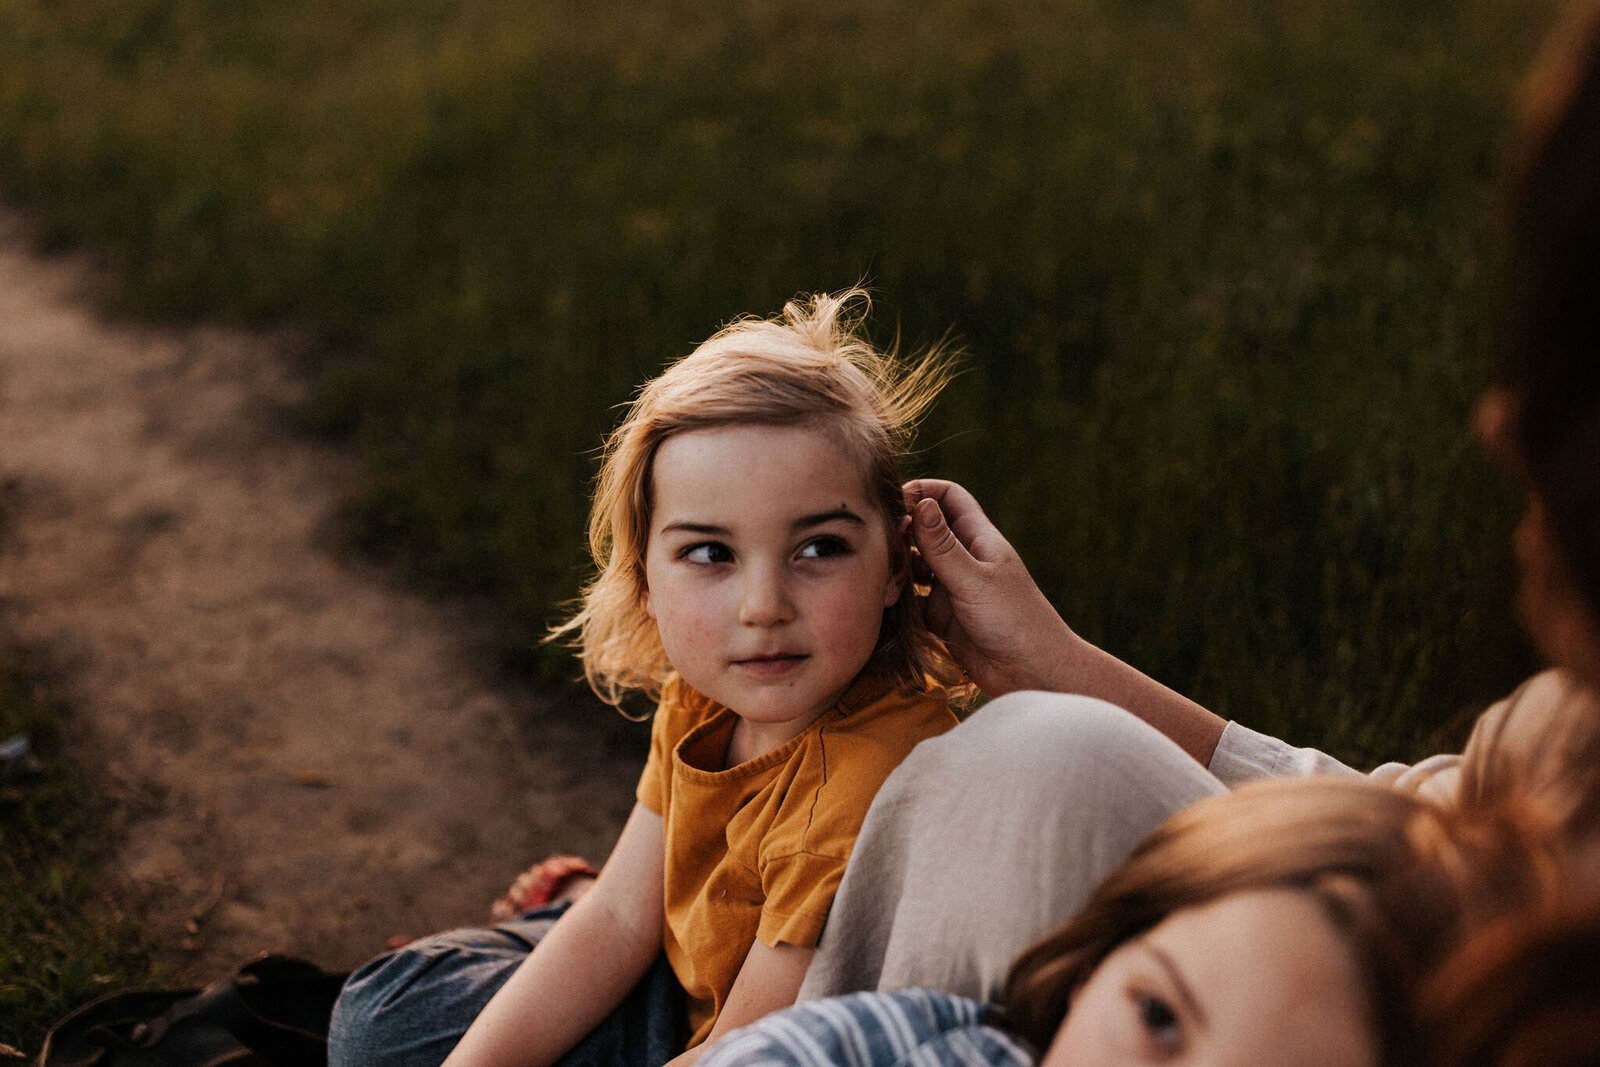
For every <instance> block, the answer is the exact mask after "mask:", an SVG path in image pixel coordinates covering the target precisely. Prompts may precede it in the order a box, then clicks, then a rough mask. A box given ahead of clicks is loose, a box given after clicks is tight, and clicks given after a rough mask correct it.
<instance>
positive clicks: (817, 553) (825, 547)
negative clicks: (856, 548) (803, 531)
mask: <svg viewBox="0 0 1600 1067" xmlns="http://www.w3.org/2000/svg"><path fill="white" fill-rule="evenodd" d="M849 554H850V543H849V542H848V541H846V540H845V539H844V538H842V537H834V536H832V535H829V536H826V537H813V538H812V539H811V540H809V541H807V542H806V543H805V544H803V545H801V546H800V558H801V559H829V558H831V557H833V556H848V555H849Z"/></svg>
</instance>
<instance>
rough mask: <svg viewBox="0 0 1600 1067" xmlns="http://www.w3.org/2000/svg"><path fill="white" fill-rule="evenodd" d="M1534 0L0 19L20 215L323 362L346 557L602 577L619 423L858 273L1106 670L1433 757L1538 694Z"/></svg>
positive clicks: (942, 429) (433, 581)
mask: <svg viewBox="0 0 1600 1067" xmlns="http://www.w3.org/2000/svg"><path fill="white" fill-rule="evenodd" d="M1549 15H1550V5H1546V4H1540V3H1535V4H1534V5H1532V6H1531V7H1530V6H1529V5H1527V4H1515V3H1512V2H1510V0H1461V2H1459V3H1456V4H1450V5H1445V4H1438V3H1428V2H1424V0H1400V2H1396V0H1347V2H1343V3H1337V4H1335V3H1333V2H1331V0H1277V2H1275V3H1271V4H1268V3H1264V2H1262V0H1174V2H1172V3H1162V4H1156V3H1151V2H1148V0H1049V2H1046V0H1015V2H1007V3H999V2H993V0H927V2H923V3H916V4H913V3H908V2H903V0H884V2H882V3H875V4H861V3H858V2H850V3H844V2H839V0H807V2H804V3H795V4H774V3H770V2H764V0H709V2H707V0H701V2H696V3H692V4H691V3H686V2H670V0H669V2H657V3H651V4H637V3H631V2H630V3H619V2H616V0H591V2H584V3H577V2H571V0H567V2H550V3H541V4H522V3H511V2H509V0H454V2H444V3H436V4H428V5H422V4H415V3H405V2H401V0H350V2H347V3H341V4H332V5H330V4H324V3H312V2H309V0H276V2H274V3H270V4H268V3H263V2H256V0H243V2H240V0H233V2H228V3H223V2H217V0H116V2H112V0H48V2H47V0H4V2H0V182H3V185H4V187H5V189H6V190H7V191H8V193H9V195H10V196H12V197H13V198H15V199H17V200H19V201H21V202H24V203H26V204H28V205H30V206H31V208H32V209H33V211H34V213H35V215H36V216H37V217H38V218H39V219H40V220H41V222H43V223H44V224H45V225H46V226H47V229H48V233H49V234H50V235H51V236H52V238H53V239H54V240H56V241H59V242H64V243H65V242H83V243H87V244H89V245H91V246H92V247H94V248H96V249H99V250H100V251H102V252H103V253H104V254H105V255H106V256H107V257H108V258H109V259H110V260H111V261H112V262H113V263H115V264H116V265H118V266H120V268H121V269H122V271H123V274H124V276H125V277H126V279H127V285H126V290H125V296H126V300H127V302H128V303H129V305H130V306H132V307H135V308H137V309H140V310H142V311H144V312H146V313H153V314H158V315H166V316H184V315H198V314H204V315H221V316H226V317H231V318H234V319H237V320H241V321H246V322H280V321H290V322H294V323H297V324H301V325H305V326H309V327H310V328H312V329H313V330H315V331H316V332H317V333H319V334H320V335H321V336H323V337H326V338H327V340H328V344H327V346H326V352H325V355H324V356H322V357H321V358H320V359H319V360H317V361H316V365H315V367H314V368H313V370H314V372H315V373H316V374H317V376H318V380H319V383H320V388H319V390H318V393H317V399H316V400H315V402H314V403H312V404H311V405H309V406H308V408H307V409H306V411H305V412H303V413H302V415H303V418H304V420H305V422H306V424H307V426H308V427H311V428H314V429H316V430H318V431H320V432H324V433H327V434H330V435H333V436H336V437H340V438H343V439H346V440H349V441H351V442H352V443H353V445H354V447H356V448H358V449H359V450H360V451H361V454H362V455H363V457H364V459H365V470H366V476H365V480H364V483H363V486H362V488H361V489H360V491H359V492H358V493H357V494H356V496H355V497H354V498H353V499H352V500H351V501H350V502H349V507H348V517H349V519H350V528H351V530H352V538H353V540H354V541H355V542H356V543H357V544H359V545H361V546H363V547H364V548H365V549H367V550H368V551H371V552H374V553H377V554H380V555H383V556H386V557H389V558H393V559H396V560H398V561H400V562H402V563H404V564H405V565H406V566H407V567H408V568H409V570H410V572H411V573H412V574H414V575H415V576H416V577H417V579H418V580H419V581H420V582H421V583H422V584H424V585H425V586H428V587H432V588H437V589H449V590H463V589H465V590H469V591H472V592H477V593H487V594H489V595H490V596H491V597H492V598H493V601H494V603H496V604H497V605H498V606H499V608H500V611H501V613H502V617H503V630H504V633H505V635H506V643H507V647H508V649H510V650H512V652H513V654H514V656H516V657H517V658H519V659H520V660H521V661H522V662H524V663H525V664H526V665H527V666H529V667H530V668H532V669H534V670H537V671H540V672H543V673H545V674H547V675H551V676H560V677H571V676H572V675H573V673H574V670H573V668H572V666H571V664H570V663H569V662H567V661H565V660H564V659H563V658H562V656H561V654H560V653H559V652H558V651H554V650H550V649H540V648H539V646H538V637H539V635H540V634H541V633H542V631H543V627H544V626H545V625H546V624H547V623H548V622H549V621H551V620H552V619H553V618H555V617H556V615H557V612H558V610H559V604H560V603H561V602H562V601H563V600H565V599H567V598H569V597H570V596H572V594H573V593H574V592H575V591H576V588H577V585H578V582H579V580H580V578H581V576H582V573H583V556H582V525H583V516H584V498H585V493H586V488H587V484H588V479H589V478H590V477H591V476H592V473H593V450H594V449H595V447H596V446H597V444H598V443H599V440H600V438H601V435H602V434H603V433H604V432H605V431H606V430H607V429H608V428H609V427H610V425H611V424H612V422H613V420H614V418H615V411H614V405H615V404H617V403H618V402H619V401H621V400H623V399H624V398H626V396H627V395H628V393H629V391H630V390H631V389H632V388H633V387H634V386H635V385H636V384H637V383H638V382H639V381H640V380H641V379H643V378H644V377H646V376H647V375H649V374H650V373H652V372H653V371H654V370H655V369H656V368H657V367H658V366H659V365H660V364H661V362H662V361H663V360H665V359H668V358H671V357H673V356H676V355H679V354H682V353H683V352H685V351H687V350H688V349H689V348H690V347H691V346H692V345H693V344H694V343H695V342H696V341H698V340H700V339H702V338H704V337H705V336H707V335H708V334H709V333H710V332H712V330H713V329H715V328H716V327H717V326H718V325H719V324H720V323H722V322H723V321H725V320H727V319H728V318H730V317H732V316H734V315H737V314H741V313H747V312H758V313H768V312H772V311H775V310H776V309H777V308H778V307H779V306H780V305H781V303H782V302H783V301H784V300H785V299H787V298H788V297H790V296H791V295H793V294H795V293H796V292H800V291H814V290H822V289H837V288H841V287H843V286H846V285H849V284H851V283H853V282H855V281H857V280H858V279H861V278H865V279H867V280H868V281H869V282H870V283H871V284H873V285H874V286H875V287H876V289H877V291H878V292H879V294H880V300H879V311H880V318H879V320H878V323H879V329H880V331H881V334H882V336H883V337H884V338H885V339H887V338H888V337H889V336H890V335H892V334H893V333H894V332H896V331H899V333H900V334H901V335H902V336H903V337H904V338H905V339H906V340H907V341H908V342H911V343H921V342H926V341H928V340H930V339H933V338H937V337H939V336H941V335H943V334H944V333H945V332H946V331H947V330H950V329H953V330H954V332H955V335H956V337H957V338H958V339H959V340H961V341H962V342H963V343H964V344H965V345H966V346H967V348H968V350H969V352H970V363H969V372H968V373H967V374H966V376H965V377H964V378H963V379H962V380H961V381H960V382H959V383H958V384H957V385H956V386H955V387H954V388H953V389H952V390H951V391H950V392H949V394H948V395H947V397H946V398H945V400H944V401H943V402H942V404H941V406H940V408H939V410H938V412H937V413H936V415H935V418H934V420H933V421H932V423H931V424H930V426H929V428H928V433H927V436H926V440H927V442H928V447H927V449H926V451H925V452H924V453H923V454H921V455H920V456H919V457H918V458H917V463H916V466H917V468H918V470H919V471H924V472H938V473H940V474H944V475H948V476H952V477H955V478H958V479H960V480H962V481H964V482H966V483H968V484H969V485H970V486H972V487H973V488H974V489H975V490H976V491H977V493H978V494H979V497H980V499H982V500H983V501H984V502H985V503H986V504H987V505H988V507H989V509H990V511H991V514H992V515H993V516H994V517H995V519H996V520H997V521H998V522H999V523H1000V524H1001V526H1002V528H1003V529H1004V530H1005V531H1007V533H1008V534H1010V535H1011V537H1012V538H1013V539H1014V540H1015V542H1016V543H1017V544H1018V546H1019V547H1020V548H1021V549H1022V551H1023V553H1024V555H1025V557H1026V558H1027V559H1028V560H1029V561H1030V564H1031V565H1032V567H1033V569H1034V571H1035V573H1036V575H1037V577H1038V578H1039V580H1040V582H1041V583H1042V584H1043V585H1044V587H1045V589H1046V591H1047V592H1048V593H1050V595H1051V596H1052V598H1053V599H1054V600H1055V601H1056V603H1057V604H1058V605H1060V607H1061V608H1062V611H1063V613H1064V614H1065V616H1066V617H1067V618H1068V620H1069V621H1071V622H1072V623H1073V624H1074V625H1075V626H1076V627H1078V628H1079V629H1080V630H1081V631H1082V632H1083V633H1085V634H1086V635H1087V636H1089V637H1091V638H1093V639H1095V640H1097V641H1100V642H1102V643H1104V644H1105V645H1106V646H1107V647H1109V648H1111V649H1112V650H1113V651H1115V652H1117V653H1119V654H1121V655H1123V656H1125V657H1126V658H1128V659H1130V660H1131V661H1133V662H1134V663H1136V664H1137V665H1139V666H1141V667H1143V668H1145V669H1146V670H1148V671H1150V672H1152V673H1154V674H1155V675H1156V676H1158V677H1160V678H1162V679H1163V680H1165V681H1167V682H1169V683H1171V684H1173V685H1175V686H1177V687H1178V688H1180V689H1182V690H1184V691H1186V692H1189V693H1191V694H1193V695H1194V696H1196V697H1197V698H1198V699H1200V700H1202V701H1204V702H1206V703H1208V704H1209V705H1211V706H1212V707H1214V708H1216V709H1217V710H1218V711H1219V712H1222V713H1223V714H1226V715H1229V716H1234V717H1237V718H1240V719H1242V720H1244V721H1245V722H1247V723H1250V724H1251V725H1255V726H1258V727H1262V728H1265V729H1268V730H1273V731H1279V732H1282V733H1284V734H1285V735H1287V736H1289V737H1291V738H1293V739H1294V740H1296V741H1301V742H1308V743H1319V744H1323V745H1327V746H1329V747H1330V748H1332V749H1333V750H1334V751H1336V752H1338V753H1340V754H1342V755H1345V756H1347V757H1349V758H1351V759H1355V760H1368V759H1372V758H1376V757H1380V756H1381V757H1388V756H1397V755H1398V756H1405V755H1415V754H1418V753H1419V752H1421V751H1423V750H1424V749H1426V748H1427V747H1429V746H1430V745H1432V744H1436V743H1440V736H1439V735H1440V731H1441V730H1443V731H1445V732H1446V733H1448V731H1449V728H1450V726H1451V724H1453V723H1457V721H1458V720H1459V718H1460V716H1461V714H1462V713H1463V712H1466V711H1468V710H1470V709H1471V708H1472V707H1473V706H1475V705H1481V704H1482V703H1483V702H1484V701H1486V700H1487V699H1489V698H1491V697H1492V696H1494V695H1496V694H1497V692H1498V691H1500V690H1502V689H1503V688H1504V687H1505V686H1507V685H1508V684H1509V683H1510V682H1511V681H1512V680H1513V679H1514V678H1515V676H1516V674H1517V672H1519V671H1521V670H1523V669H1525V668H1526V666H1527V662H1528V661H1527V657H1526V654H1525V652H1524V650H1523V649H1522V646H1521V644H1520V641H1519V639H1518V637H1517V635H1516V630H1515V627H1514V625H1513V624H1512V622H1511V620H1510V618H1509V613H1508V611H1507V608H1506V605H1507V603H1508V594H1507V577H1506V573H1505V571H1506V565H1505V562H1504V560H1505V558H1506V555H1507V553H1506V550H1505V542H1506V538H1507V536H1508V533H1509V529H1510V526H1511V522H1512V519H1513V515H1514V507H1515V504H1514V501H1512V500H1511V499H1510V498H1509V496H1508V494H1507V493H1506V492H1505V491H1504V490H1503V489H1502V488H1501V487H1499V486H1498V485H1497V484H1496V483H1495V482H1494V480H1493V479H1492V478H1491V477H1488V476H1486V474H1485V465H1484V463H1483V462H1482V461H1481V460H1480V458H1479V457H1478V456H1477V454H1476V452H1475V450H1474V447H1473V445H1472V444H1471V442H1470V441H1469V439H1468V437H1467V433H1466V427H1467V425H1468V421H1469V412H1470V409H1471V405H1472V402H1473V398H1474V396H1475V394H1476V393H1477V391H1478V388H1479V385H1480V381H1481V372H1480V371H1479V369H1478V365H1479V361H1480V356H1481V354H1482V348H1483V345H1484V332H1485V330H1484V327H1485V322H1484V314H1483V310H1482V309H1483V307H1484V306H1485V303H1486V301H1487V297H1488V289H1487V288H1486V284H1485V281H1484V279H1485V276H1486V274H1487V262H1488V259H1489V256H1490V253H1491V249H1490V245H1489V225H1488V200H1487V196H1488V189H1489V187H1490V183H1491V178H1492V173H1493V168H1494V159H1495V153H1496V147H1497V144H1498V142H1499V139H1500V136H1501V132H1502V130H1503V128H1504V123H1505V118H1506V115H1507V112H1508V101H1509V98H1510V92H1511V88H1512V86H1513V84H1514V82H1515V79H1516V77H1517V75H1518V73H1519V72H1520V71H1521V69H1522V68H1523V67H1524V65H1525V64H1526V62H1527V60H1528V58H1529V56H1530V55H1531V52H1532V49H1533V47H1534V44H1535V43H1536V41H1537V39H1538V37H1539V36H1540V34H1541V33H1542V32H1543V31H1544V29H1545V27H1546V25H1547V24H1548V22H1549Z"/></svg>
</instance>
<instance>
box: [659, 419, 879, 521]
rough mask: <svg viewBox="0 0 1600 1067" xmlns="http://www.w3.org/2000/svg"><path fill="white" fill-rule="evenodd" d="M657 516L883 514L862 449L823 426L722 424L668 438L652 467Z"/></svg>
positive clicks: (870, 517)
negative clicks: (679, 512)
mask: <svg viewBox="0 0 1600 1067" xmlns="http://www.w3.org/2000/svg"><path fill="white" fill-rule="evenodd" d="M652 497H653V499H654V503H655V509H656V514H655V515H654V516H653V517H652V525H659V523H660V522H661V521H663V518H664V515H665V512H666V511H669V510H676V509H677V508H679V507H690V508H713V509H716V510H730V509H734V510H742V509H752V510H755V511H757V512H760V513H765V514H774V513H787V512H791V511H792V512H795V513H801V512H807V511H812V510H815V509H817V508H819V507H825V508H837V507H839V506H840V505H841V504H845V505H848V506H849V507H850V508H851V509H852V510H854V511H857V512H859V513H860V515H861V517H862V518H863V519H866V520H868V521H872V520H874V519H877V518H881V516H879V514H878V511H879V505H878V503H877V501H876V500H875V499H874V496H873V494H872V493H871V492H870V490H869V488H868V485H867V479H866V474H865V472H864V471H862V470H861V463H860V461H859V458H858V456H857V453H856V450H855V449H853V448H851V447H850V446H849V443H848V442H847V441H846V440H845V439H844V437H843V435H842V434H840V433H838V432H836V431H833V430H830V429H829V428H827V427H825V426H812V425H798V426H768V425H762V424H754V425H746V424H738V425H732V426H719V427H714V428H709V429H702V430H692V431H688V432H685V433H681V434H675V435H674V436H672V437H669V438H668V439H667V440H665V441H663V442H662V444H661V446H660V448H659V450H658V451H657V454H656V457H655V462H654V464H653V470H652Z"/></svg>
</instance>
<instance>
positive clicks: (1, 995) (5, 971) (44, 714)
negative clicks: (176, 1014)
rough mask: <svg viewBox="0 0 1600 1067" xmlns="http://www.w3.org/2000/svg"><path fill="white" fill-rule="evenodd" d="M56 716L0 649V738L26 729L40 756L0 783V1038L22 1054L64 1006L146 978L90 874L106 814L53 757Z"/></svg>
mask: <svg viewBox="0 0 1600 1067" xmlns="http://www.w3.org/2000/svg"><path fill="white" fill-rule="evenodd" d="M61 715H62V712H61V709H60V708H59V707H57V706H55V705H53V704H52V703H51V702H50V701H49V700H48V699H46V698H45V697H44V696H43V695H42V694H41V692H40V691H39V690H38V688H37V687H36V686H34V685H33V684H32V683H31V682H30V681H29V680H28V678H27V677H26V676H25V675H24V674H23V672H22V671H21V669H20V668H19V667H18V665H17V662H16V659H15V657H13V656H12V655H11V654H9V653H7V654H5V655H3V656H0V739H3V738H7V737H11V736H13V735H15V734H18V733H26V734H28V735H29V736H30V737H31V739H32V741H33V745H34V748H35V751H36V752H37V753H38V754H39V755H40V756H41V757H42V763H43V771H42V772H41V773H40V774H39V775H38V776H36V777H32V778H28V779H26V780H23V781H19V782H15V783H12V784H7V785H4V786H0V900H4V901H5V907H4V908H0V1042H3V1043H5V1044H8V1045H11V1046H13V1047H14V1048H18V1049H21V1050H23V1051H26V1052H30V1053H32V1052H36V1051H37V1050H38V1047H39V1044H40V1042H41V1040H42V1039H43V1037H44V1034H45V1031H46V1030H47V1028H48V1027H49V1025H50V1024H51V1023H52V1022H54V1021H55V1020H56V1019H58V1018H59V1017H61V1016H62V1015H64V1014H65V1013H66V1012H67V1011H69V1010H70V1009H72V1008H75V1007H77V1006H78V1005H80V1004H82V1003H83V1002H85V1001H87V1000H89V999H91V998H93V997H95V996H98V995H99V994H101V993H105V992H109V991H111V990H113V989H120V988H124V987H128V986H135V985H139V984H140V983H142V982H144V981H147V980H150V979H151V977H152V976H151V972H150V966H149V961H148V957H147V955H146V953H145V949H144V946H143V945H142V943H141V941H140V939H139V935H138V933H137V931H135V930H134V929H133V926H132V924H131V923H130V922H129V921H128V920H127V919H125V918H124V917H123V916H122V915H121V914H120V913H119V912H118V911H117V910H116V908H115V906H114V905H113V904H112V903H111V901H110V900H109V898H108V897H107V896H106V894H105V893H104V892H103V887H102V886H101V885H99V884H98V883H97V881H96V872H97V870H98V863H99V861H100V859H101V857H102V855H103V852H104V849H105V848H106V846H107V844H108V825H109V821H108V819H107V817H106V809H105V807H104V805H102V804H100V803H98V802H97V798H96V796H95V794H94V791H93V790H92V789H91V788H90V787H89V785H88V784H87V783H86V782H85V781H84V779H83V777H82V775H81V774H80V773H79V772H78V771H77V769H76V768H74V767H73V766H72V765H71V764H69V763H67V762H65V761H64V760H63V759H62V758H61V755H60V746H59V732H60V727H61Z"/></svg>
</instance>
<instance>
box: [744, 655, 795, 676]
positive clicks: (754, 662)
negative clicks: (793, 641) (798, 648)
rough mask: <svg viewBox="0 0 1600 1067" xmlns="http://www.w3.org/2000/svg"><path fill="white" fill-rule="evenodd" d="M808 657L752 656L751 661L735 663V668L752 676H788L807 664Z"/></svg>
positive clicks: (745, 660)
mask: <svg viewBox="0 0 1600 1067" xmlns="http://www.w3.org/2000/svg"><path fill="white" fill-rule="evenodd" d="M806 658H807V657H806V656H804V655H802V654H800V653H782V654H777V655H771V656H751V657H750V658H749V659H738V660H734V661H733V665H734V666H735V667H741V668H743V669H744V670H747V671H749V672H750V673H751V674H757V675H761V676H762V677H772V676H776V675H780V674H786V673H788V672H789V671H791V670H793V669H794V668H795V667H798V666H799V665H800V664H801V663H803V662H805V660H806Z"/></svg>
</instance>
